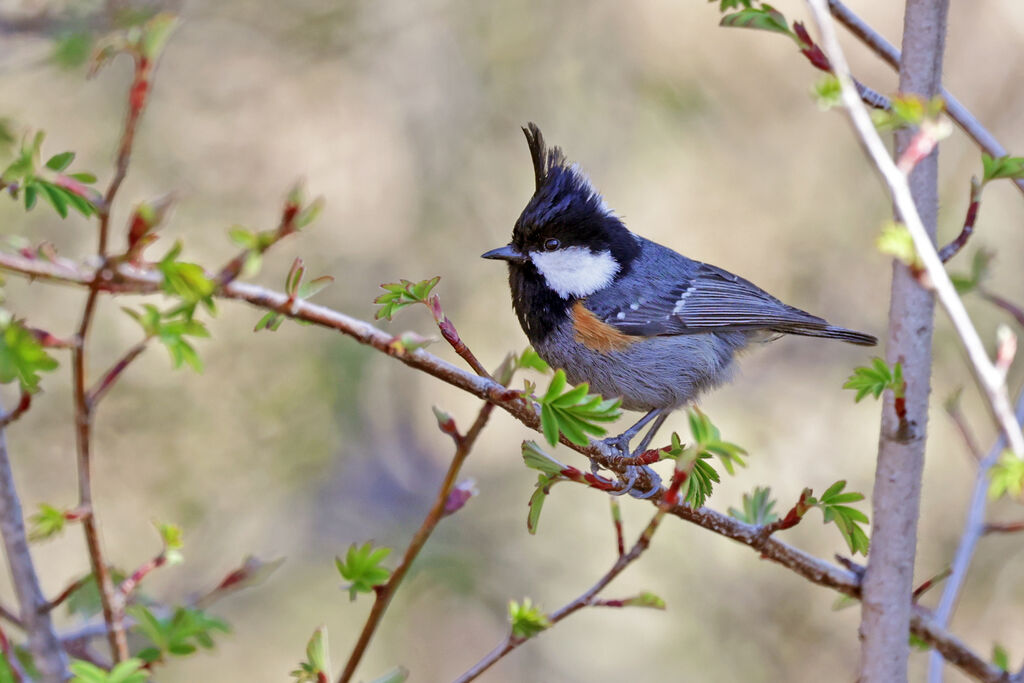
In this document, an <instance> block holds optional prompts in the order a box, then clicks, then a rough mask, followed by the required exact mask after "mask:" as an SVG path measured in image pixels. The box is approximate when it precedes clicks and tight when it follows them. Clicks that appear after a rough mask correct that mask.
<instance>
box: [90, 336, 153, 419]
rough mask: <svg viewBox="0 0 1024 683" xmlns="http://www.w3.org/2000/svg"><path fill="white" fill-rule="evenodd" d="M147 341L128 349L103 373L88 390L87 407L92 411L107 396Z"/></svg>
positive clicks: (144, 347)
mask: <svg viewBox="0 0 1024 683" xmlns="http://www.w3.org/2000/svg"><path fill="white" fill-rule="evenodd" d="M148 342H149V339H144V340H143V341H140V342H139V343H138V344H136V345H135V346H133V347H131V348H130V349H128V351H127V352H125V354H124V355H123V356H121V358H120V359H119V360H118V361H117V362H116V363H114V364H113V365H112V366H111V367H110V369H109V370H107V371H106V372H104V373H103V377H101V378H100V379H99V381H97V382H96V385H95V386H93V387H92V389H90V390H89V392H88V394H87V396H86V400H87V401H88V402H89V407H90V409H92V410H95V409H96V405H97V404H98V403H99V402H100V401H101V400H102V399H103V397H104V396H106V395H107V392H108V391H110V388H111V387H113V386H114V383H115V382H117V380H118V378H120V377H121V373H122V372H124V371H125V369H127V367H128V366H129V365H131V364H132V361H134V360H135V359H136V358H138V357H139V356H141V355H142V352H143V351H145V350H146V344H147V343H148Z"/></svg>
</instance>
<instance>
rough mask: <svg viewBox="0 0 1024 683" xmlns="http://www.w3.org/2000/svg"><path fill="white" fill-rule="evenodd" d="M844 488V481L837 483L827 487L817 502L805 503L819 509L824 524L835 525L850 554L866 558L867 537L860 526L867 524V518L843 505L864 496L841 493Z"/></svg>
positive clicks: (854, 493) (811, 500)
mask: <svg viewBox="0 0 1024 683" xmlns="http://www.w3.org/2000/svg"><path fill="white" fill-rule="evenodd" d="M844 488H846V481H844V480H840V481H837V482H836V483H834V484H832V486H830V487H828V489H827V490H826V491H825V492H824V493H823V494H821V497H820V498H819V499H818V500H815V499H813V498H808V499H807V503H808V504H809V505H813V506H816V507H818V508H821V511H822V515H823V517H824V520H825V523H826V524H828V523H830V522H831V523H834V524H835V525H836V527H837V528H838V529H839V533H840V534H842V536H843V540H845V541H846V544H847V546H849V548H850V552H851V553H853V554H854V555H856V554H857V553H860V554H862V555H864V556H867V554H868V547H869V542H868V535H867V533H866V532H865V531H864V529H863V528H862V527H861V525H862V524H868V516H867V515H865V514H864V513H863V512H861V511H860V510H857V509H856V508H852V507H850V506H848V505H843V503H854V502H857V501H861V500H864V495H863V494H861V493H856V492H853V491H848V492H846V493H843V489H844Z"/></svg>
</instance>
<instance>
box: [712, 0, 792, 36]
mask: <svg viewBox="0 0 1024 683" xmlns="http://www.w3.org/2000/svg"><path fill="white" fill-rule="evenodd" d="M721 25H722V26H730V27H734V28H755V29H760V30H762V31H771V32H773V33H781V34H783V35H786V36H793V32H792V31H790V29H789V23H788V22H787V21H786V17H785V16H784V15H783V14H782V12H779V11H778V10H776V9H775V8H774V7H772V6H771V5H768V4H764V3H762V5H761V8H753V7H749V6H748V7H747V8H746V9H742V10H740V11H739V12H735V13H733V14H726V15H725V16H724V17H722V21H721Z"/></svg>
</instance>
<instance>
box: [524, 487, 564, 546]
mask: <svg viewBox="0 0 1024 683" xmlns="http://www.w3.org/2000/svg"><path fill="white" fill-rule="evenodd" d="M556 481H558V477H552V476H544V475H543V474H541V475H539V476H538V477H537V488H536V489H535V490H534V492H533V495H531V496H530V502H529V512H528V513H527V515H526V530H527V531H529V532H530V535H533V534H536V533H537V524H538V523H539V522H540V513H541V510H542V509H543V508H544V501H545V499H547V497H548V494H550V493H551V485H552V484H554V483H555V482H556Z"/></svg>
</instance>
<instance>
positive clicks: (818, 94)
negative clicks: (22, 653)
mask: <svg viewBox="0 0 1024 683" xmlns="http://www.w3.org/2000/svg"><path fill="white" fill-rule="evenodd" d="M814 99H815V101H816V102H817V103H818V108H819V109H821V110H822V111H828V110H829V109H832V108H834V107H838V106H840V105H842V103H843V91H842V88H841V87H840V85H839V79H838V78H836V77H835V76H834V75H832V74H826V75H824V76H823V77H822V78H821V79H819V80H818V82H817V83H815V84H814Z"/></svg>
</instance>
